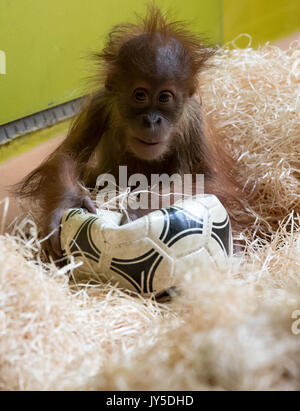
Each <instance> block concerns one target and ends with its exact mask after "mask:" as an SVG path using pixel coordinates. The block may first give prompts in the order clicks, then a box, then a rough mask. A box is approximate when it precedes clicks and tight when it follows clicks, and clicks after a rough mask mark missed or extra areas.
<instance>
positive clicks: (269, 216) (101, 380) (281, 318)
mask: <svg viewBox="0 0 300 411" xmlns="http://www.w3.org/2000/svg"><path fill="white" fill-rule="evenodd" d="M201 97H202V102H203V107H204V108H205V109H206V110H207V112H208V114H209V115H210V116H211V118H212V119H213V121H214V124H215V125H216V127H217V129H218V131H219V136H220V138H221V139H223V141H224V144H227V145H228V146H229V148H230V149H231V151H232V152H233V153H234V155H235V157H236V158H238V159H239V162H240V170H241V178H242V181H243V183H244V184H245V186H247V188H249V189H251V191H252V200H253V201H252V202H251V205H250V204H249V207H248V210H247V213H251V214H252V215H253V216H254V218H255V219H256V227H257V230H256V232H255V233H254V234H253V233H252V234H250V232H247V231H245V232H244V233H242V234H241V236H242V237H243V238H244V239H246V242H247V247H246V249H245V251H244V252H243V253H240V254H239V255H236V256H234V257H233V258H232V260H231V261H230V262H229V265H228V267H224V269H223V270H220V271H217V272H216V271H215V270H210V269H207V271H206V272H199V271H197V267H186V266H185V267H181V270H178V271H179V272H180V273H181V274H180V275H179V278H178V281H179V283H180V284H181V290H182V291H181V294H180V295H179V296H177V297H176V298H174V299H173V300H172V301H171V302H170V303H167V304H159V303H157V302H156V301H154V300H151V299H143V298H141V297H133V296H128V295H126V294H124V293H123V292H122V291H120V290H118V289H116V288H114V287H112V286H110V285H102V284H99V285H92V284H90V285H80V284H74V283H72V281H69V275H70V272H71V268H72V264H71V265H70V266H69V267H64V268H61V269H58V268H56V267H55V266H54V264H45V263H43V262H41V259H40V251H39V250H40V243H39V240H38V239H37V238H36V229H35V226H34V224H33V223H31V222H30V221H29V220H25V221H23V222H22V223H20V224H18V225H17V226H16V228H15V231H14V233H13V234H12V235H8V234H6V235H2V236H0V388H1V389H2V390H3V389H8V390H29V389H37V390H47V389H92V390H95V389H98V390H110V389H113V390H115V389H116V390H124V389H130V390H139V389H143V390H151V389H163V390H164V389H165V390H172V389H225V390H232V389H249V390H255V389H294V390H296V389H300V334H299V335H296V334H295V333H293V332H292V323H293V321H295V319H292V313H293V311H294V310H300V216H299V214H300V197H299V196H300V174H299V173H300V114H299V113H300V40H299V41H296V42H294V43H293V44H291V45H290V48H289V50H287V51H281V50H279V49H278V48H276V47H271V46H268V45H267V46H264V47H262V48H261V49H259V50H252V49H251V48H248V49H243V50H239V49H235V48H234V49H233V50H231V51H230V50H229V49H227V48H223V49H220V51H219V53H218V54H217V55H216V57H215V60H214V66H213V67H212V68H210V69H208V70H207V71H206V72H205V73H204V74H203V76H202V78H201ZM25 226H26V227H27V229H28V228H30V232H31V237H30V238H29V239H28V237H25V236H24V234H23V232H24V228H25Z"/></svg>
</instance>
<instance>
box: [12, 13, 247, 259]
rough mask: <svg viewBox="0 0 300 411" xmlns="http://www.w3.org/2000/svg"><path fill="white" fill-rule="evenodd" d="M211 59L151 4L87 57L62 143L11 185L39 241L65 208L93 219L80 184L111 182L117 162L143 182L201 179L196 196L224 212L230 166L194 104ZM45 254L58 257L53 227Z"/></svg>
mask: <svg viewBox="0 0 300 411" xmlns="http://www.w3.org/2000/svg"><path fill="white" fill-rule="evenodd" d="M214 52H215V50H214V49H213V48H210V47H207V46H205V45H204V43H203V41H202V39H201V38H199V37H198V36H197V35H195V34H193V33H191V32H190V31H188V30H187V29H186V28H185V26H184V25H183V24H182V23H179V22H168V20H167V18H165V16H164V15H163V14H162V12H161V11H160V10H158V9H157V8H156V7H151V8H150V9H149V11H148V14H147V16H146V17H145V18H144V19H143V20H142V22H141V23H140V24H138V25H135V24H125V25H119V26H116V27H115V28H114V29H113V30H112V32H111V33H110V35H109V38H108V41H107V44H106V46H105V47H104V49H103V51H102V52H101V53H100V54H98V55H97V58H98V59H99V61H100V62H101V76H99V80H98V81H99V88H98V90H97V91H95V92H93V93H92V94H91V95H90V96H89V101H88V104H87V105H86V107H85V108H84V109H83V111H82V112H81V113H80V114H79V116H78V117H77V118H76V119H75V121H74V123H73V125H72V127H71V129H70V131H69V133H68V136H67V138H66V139H65V141H64V142H63V143H62V144H61V145H60V147H58V149H57V150H56V151H55V152H54V153H52V154H51V155H50V157H49V158H48V159H47V160H46V161H44V162H43V163H42V164H41V165H40V166H39V167H38V168H37V169H35V170H34V171H32V172H31V173H30V174H29V175H28V176H27V177H26V178H25V179H24V180H23V181H22V182H21V183H20V184H19V186H18V188H17V194H18V195H19V196H21V197H23V198H26V197H27V198H31V199H33V200H38V203H39V206H40V207H41V210H42V215H43V218H42V221H41V223H40V230H41V234H42V235H47V234H48V233H49V232H51V231H52V230H54V231H55V228H58V227H59V225H60V221H61V217H62V215H63V214H64V212H65V211H66V210H67V209H68V208H73V207H83V208H86V209H88V210H89V211H90V212H92V213H95V212H96V209H95V206H94V204H93V202H92V200H91V199H90V197H89V196H88V194H87V191H86V190H85V189H84V187H94V186H95V182H96V179H97V176H98V175H99V174H102V173H111V174H112V175H114V176H115V178H116V181H117V182H118V172H119V166H121V165H122V166H127V170H128V175H131V174H133V173H142V174H144V175H145V176H146V177H147V178H148V179H149V181H150V176H151V175H152V174H153V173H155V174H162V173H167V174H168V175H172V174H174V173H179V174H180V175H183V174H196V173H198V174H200V173H201V174H204V175H205V192H207V193H213V194H216V195H217V196H218V197H219V198H220V200H221V201H222V202H223V204H224V205H225V207H227V208H229V205H230V204H231V203H232V202H233V201H236V200H237V199H238V198H239V196H240V190H239V186H238V184H237V183H236V182H235V178H234V176H235V170H234V168H233V162H232V159H230V158H229V157H228V155H227V154H226V153H225V152H224V150H223V148H221V147H219V146H218V144H217V139H216V137H215V135H214V134H213V133H212V131H211V130H210V129H209V128H208V126H207V123H206V121H205V119H204V118H203V114H202V110H201V106H200V104H199V102H198V100H199V99H198V100H197V99H196V98H195V97H196V96H197V87H198V85H197V80H198V78H199V74H200V73H201V70H202V69H203V68H204V67H205V65H206V63H207V61H208V60H209V58H210V57H211V56H213V54H214ZM228 211H229V212H230V210H229V209H228ZM50 249H51V253H52V254H53V255H54V256H55V257H60V256H61V249H60V241H59V230H58V229H57V230H56V232H55V233H54V234H53V235H52V236H51V237H50Z"/></svg>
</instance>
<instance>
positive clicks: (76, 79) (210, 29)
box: [0, 0, 222, 125]
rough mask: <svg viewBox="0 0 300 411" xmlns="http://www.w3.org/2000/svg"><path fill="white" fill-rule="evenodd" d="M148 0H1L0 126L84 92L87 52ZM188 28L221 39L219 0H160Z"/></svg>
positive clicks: (215, 39) (132, 17)
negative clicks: (0, 68)
mask: <svg viewBox="0 0 300 411" xmlns="http://www.w3.org/2000/svg"><path fill="white" fill-rule="evenodd" d="M147 3H148V2H147V1H146V0H0V50H3V51H4V52H5V54H6V74H0V125H1V124H5V123H8V122H10V121H13V120H16V119H18V118H22V117H24V116H27V115H30V114H32V113H36V112H38V111H41V110H44V109H47V108H49V107H53V106H55V105H58V104H61V103H64V102H66V101H69V100H72V99H74V98H76V97H79V96H81V95H83V94H85V92H86V89H85V81H84V78H86V77H87V76H88V75H89V74H91V73H90V71H89V68H90V63H89V61H88V59H87V57H88V55H89V53H90V52H91V51H93V50H98V49H100V48H101V46H102V45H103V43H104V39H105V35H106V34H107V32H108V31H109V30H110V28H111V27H112V25H114V24H117V23H120V22H122V21H127V20H128V19H130V20H134V19H135V12H137V13H142V11H143V10H144V8H145V5H146V4H147ZM157 4H159V5H160V6H162V7H163V8H168V9H171V10H172V11H174V15H175V16H176V17H177V18H179V19H186V20H189V21H191V23H192V24H191V28H192V29H194V30H198V31H201V32H204V33H206V34H208V35H209V37H210V38H211V39H212V40H213V41H216V42H221V41H222V15H221V0H185V1H182V0H160V1H159V0H158V1H157Z"/></svg>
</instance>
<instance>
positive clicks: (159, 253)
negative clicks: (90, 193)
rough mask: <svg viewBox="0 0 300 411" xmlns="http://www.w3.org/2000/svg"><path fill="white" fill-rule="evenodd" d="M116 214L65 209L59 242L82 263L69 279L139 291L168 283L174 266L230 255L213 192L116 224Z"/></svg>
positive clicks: (224, 217)
mask: <svg viewBox="0 0 300 411" xmlns="http://www.w3.org/2000/svg"><path fill="white" fill-rule="evenodd" d="M121 218H122V214H120V213H116V212H112V211H107V210H98V215H94V214H90V213H88V212H87V211H85V210H83V209H71V210H68V211H67V212H66V213H65V214H64V216H63V219H62V229H61V246H62V249H63V252H64V255H66V256H67V257H68V258H70V257H71V256H73V258H74V259H75V262H79V261H81V262H82V265H81V266H79V267H78V268H76V269H75V270H74V273H73V275H74V276H75V279H76V280H78V281H80V280H96V281H99V280H100V281H103V278H104V279H106V280H107V281H110V282H111V283H117V284H118V286H119V287H122V288H125V289H129V290H132V291H135V292H138V293H141V294H144V295H147V294H151V293H155V294H156V293H159V292H162V291H163V290H165V289H166V288H169V287H172V286H174V285H176V284H174V276H175V274H176V270H177V267H178V266H181V267H182V266H191V265H192V266H197V267H199V270H200V271H201V270H205V267H207V264H208V263H209V264H215V265H216V266H222V265H223V264H224V261H225V260H226V259H227V257H228V256H230V255H231V254H232V233H231V225H230V220H229V217H228V214H227V212H226V210H225V208H224V207H223V205H222V204H221V203H220V201H219V200H218V198H217V197H216V196H214V195H197V196H194V197H190V198H188V199H185V200H183V201H178V202H176V203H175V204H174V205H172V206H171V207H169V208H163V209H160V210H157V211H154V212H151V213H149V214H148V215H146V216H144V217H142V218H139V219H137V220H135V221H133V222H130V223H128V224H125V225H122V226H120V225H119V224H120V221H121Z"/></svg>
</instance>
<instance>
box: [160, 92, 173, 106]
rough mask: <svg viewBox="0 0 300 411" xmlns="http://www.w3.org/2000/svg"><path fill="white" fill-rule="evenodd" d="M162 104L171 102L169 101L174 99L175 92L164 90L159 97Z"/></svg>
mask: <svg viewBox="0 0 300 411" xmlns="http://www.w3.org/2000/svg"><path fill="white" fill-rule="evenodd" d="M158 100H159V102H160V103H161V104H166V103H169V101H171V100H173V94H172V93H170V92H169V91H162V92H161V93H160V95H159V98H158Z"/></svg>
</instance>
